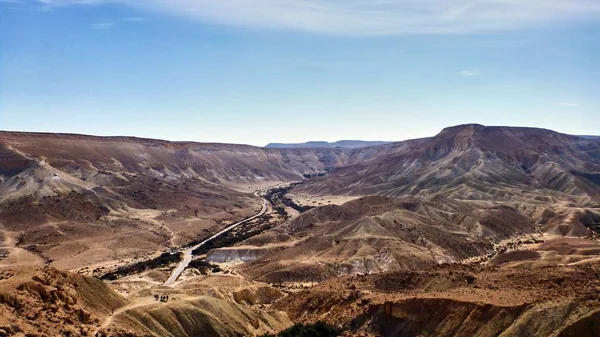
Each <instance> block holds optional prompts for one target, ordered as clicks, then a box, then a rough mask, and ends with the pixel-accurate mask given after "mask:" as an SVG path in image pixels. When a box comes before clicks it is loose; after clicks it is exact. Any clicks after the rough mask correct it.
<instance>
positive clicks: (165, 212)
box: [0, 132, 346, 268]
mask: <svg viewBox="0 0 600 337" xmlns="http://www.w3.org/2000/svg"><path fill="white" fill-rule="evenodd" d="M345 160H346V151H345V150H340V149H320V150H293V149H291V150H285V149H283V150H278V149H261V148H256V147H251V146H246V145H224V144H199V143H174V142H167V141H160V140H149V139H137V138H127V137H92V136H81V135H65V134H35V133H14V132H0V226H1V227H0V229H3V230H4V231H6V232H7V235H10V236H12V237H13V238H14V239H15V241H16V242H17V245H19V246H22V247H27V249H29V250H31V251H35V252H37V253H39V254H40V255H42V256H43V257H44V258H46V259H47V260H49V261H54V262H53V263H54V265H55V266H57V267H61V268H77V267H81V266H88V265H95V264H98V263H104V262H110V261H116V260H119V259H122V258H131V257H135V256H141V255H144V254H147V253H153V252H156V251H157V250H159V249H161V248H163V249H165V248H168V247H173V246H179V245H182V244H185V243H188V242H190V241H192V240H196V239H198V238H199V237H203V236H207V235H208V234H209V233H212V232H216V231H217V229H218V228H222V227H223V226H224V225H225V224H227V223H231V222H234V221H235V220H238V219H241V218H244V217H247V216H250V215H252V214H254V213H256V212H257V211H258V210H259V209H260V207H261V201H260V200H259V199H258V198H256V197H255V196H254V195H252V194H251V193H249V192H252V190H251V189H248V188H247V187H245V186H248V185H256V186H259V185H265V184H267V183H269V182H280V181H291V180H298V179H301V178H302V175H303V174H312V173H317V172H321V171H323V170H324V169H325V168H328V167H332V166H338V165H342V164H344V163H345ZM236 186H238V187H239V188H238V187H236ZM238 190H244V191H246V192H239V191H238Z"/></svg>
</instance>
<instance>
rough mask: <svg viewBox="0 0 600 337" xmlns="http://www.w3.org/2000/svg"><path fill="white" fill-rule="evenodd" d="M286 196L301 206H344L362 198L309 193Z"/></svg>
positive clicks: (288, 194) (293, 193) (291, 193)
mask: <svg viewBox="0 0 600 337" xmlns="http://www.w3.org/2000/svg"><path fill="white" fill-rule="evenodd" d="M286 196H287V197H288V198H290V199H292V200H293V201H294V203H296V204H298V205H300V206H312V207H316V206H323V205H342V204H344V203H346V202H348V201H351V200H354V199H357V198H360V196H349V195H311V194H307V193H299V192H294V191H292V192H290V193H287V194H286Z"/></svg>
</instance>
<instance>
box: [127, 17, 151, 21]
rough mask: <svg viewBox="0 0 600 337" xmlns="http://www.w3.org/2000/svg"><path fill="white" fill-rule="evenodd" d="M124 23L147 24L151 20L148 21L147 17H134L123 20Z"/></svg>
mask: <svg viewBox="0 0 600 337" xmlns="http://www.w3.org/2000/svg"><path fill="white" fill-rule="evenodd" d="M122 20H123V21H127V22H146V21H148V20H150V19H148V18H147V17H145V16H133V17H129V18H123V19H122Z"/></svg>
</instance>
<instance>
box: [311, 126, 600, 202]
mask: <svg viewBox="0 0 600 337" xmlns="http://www.w3.org/2000/svg"><path fill="white" fill-rule="evenodd" d="M349 163H351V165H349V166H347V167H341V168H337V169H334V170H332V172H331V173H330V174H329V175H328V176H325V177H318V178H314V179H312V180H311V182H309V183H308V184H306V185H304V186H302V187H300V188H299V190H300V191H304V192H311V193H319V194H354V195H368V194H383V195H390V196H399V195H422V196H426V195H430V194H433V193H444V194H445V195H446V196H448V197H450V198H453V199H466V200H498V201H507V200H518V201H534V202H535V201H542V202H547V203H552V202H555V201H557V200H563V201H567V202H572V203H575V204H578V205H581V206H595V205H598V204H599V203H600V201H599V200H600V199H599V198H600V142H598V141H597V140H591V139H583V138H580V137H576V136H570V135H565V134H560V133H557V132H554V131H550V130H544V129H534V128H514V127H486V126H482V125H477V124H474V125H460V126H456V127H450V128H446V129H444V130H443V131H442V132H440V133H439V134H438V135H436V136H435V137H433V138H426V139H419V140H412V141H407V142H402V143H397V144H393V145H391V146H390V145H386V146H382V147H377V148H366V149H360V150H356V151H354V152H353V153H352V155H351V156H350V159H349Z"/></svg>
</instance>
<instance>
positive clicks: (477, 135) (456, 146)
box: [432, 124, 584, 153]
mask: <svg viewBox="0 0 600 337" xmlns="http://www.w3.org/2000/svg"><path fill="white" fill-rule="evenodd" d="M432 141H433V142H434V143H435V144H436V145H438V146H444V145H445V146H448V147H451V148H452V149H453V150H456V151H464V150H467V149H470V148H474V147H475V148H479V149H482V150H489V151H495V152H503V153H513V152H517V151H527V150H536V151H539V150H545V149H546V150H547V149H549V148H552V147H564V146H566V145H570V144H572V143H574V142H579V141H584V139H583V138H581V137H578V136H572V135H567V134H562V133H559V132H556V131H552V130H547V129H541V128H529V127H507V126H484V125H481V124H464V125H457V126H452V127H447V128H445V129H443V130H442V131H441V132H440V133H439V134H437V135H436V136H435V137H433V139H432Z"/></svg>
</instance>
